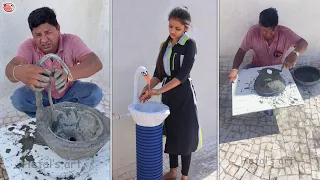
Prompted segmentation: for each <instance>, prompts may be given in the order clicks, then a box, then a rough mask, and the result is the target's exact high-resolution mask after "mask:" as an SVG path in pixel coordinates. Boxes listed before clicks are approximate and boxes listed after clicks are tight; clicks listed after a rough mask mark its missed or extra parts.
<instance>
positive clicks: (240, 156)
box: [219, 73, 320, 180]
mask: <svg viewBox="0 0 320 180" xmlns="http://www.w3.org/2000/svg"><path fill="white" fill-rule="evenodd" d="M298 89H299V91H300V93H301V95H302V97H303V99H304V101H305V104H304V105H300V106H294V107H288V108H281V109H277V110H275V111H274V116H271V117H270V116H266V115H265V114H264V113H261V112H259V113H250V114H246V115H240V116H235V117H232V115H231V107H232V104H231V85H229V83H228V73H221V74H220V97H219V98H220V115H219V116H220V119H219V126H220V132H219V138H220V142H219V143H220V144H219V153H220V154H219V156H220V157H219V163H220V164H219V166H220V172H219V174H220V179H221V180H229V179H230V180H231V179H244V180H255V179H274V180H275V179H277V180H280V179H281V180H282V179H288V180H289V179H290V180H293V179H303V180H308V179H310V180H311V179H320V104H319V102H320V96H319V94H320V83H318V84H317V85H315V86H311V87H300V86H298Z"/></svg>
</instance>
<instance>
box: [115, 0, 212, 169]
mask: <svg viewBox="0 0 320 180" xmlns="http://www.w3.org/2000/svg"><path fill="white" fill-rule="evenodd" d="M178 5H186V6H187V7H188V8H189V10H190V12H191V15H192V21H193V26H194V31H193V32H192V31H191V33H192V34H193V35H194V36H193V37H194V38H195V39H196V41H197V43H198V45H199V51H198V56H197V59H196V62H195V64H194V68H193V70H192V74H191V76H192V79H193V82H194V85H195V90H196V93H197V98H198V104H199V114H200V119H201V126H202V129H203V135H204V139H205V138H206V137H212V136H217V113H216V112H217V110H216V109H217V96H216V94H217V89H218V88H217V87H218V86H217V74H218V72H217V71H218V68H217V61H218V59H217V51H216V49H217V43H218V42H217V2H216V1H213V0H204V1H201V3H200V2H198V1H194V0H180V1H178V0H163V1H125V0H116V1H113V30H112V31H113V47H112V49H113V61H112V63H113V83H112V84H113V111H114V113H119V114H122V113H127V112H128V110H127V106H128V105H129V104H130V103H132V101H133V79H134V78H133V77H134V73H135V70H136V68H137V67H138V66H140V65H143V66H145V67H147V68H148V70H149V72H150V73H151V74H153V71H154V66H155V62H156V58H157V54H158V51H159V46H160V43H161V42H162V41H164V40H165V39H166V38H167V37H168V21H167V17H168V14H169V12H170V10H171V9H172V8H174V7H175V6H178ZM139 82H140V90H141V88H142V86H143V85H145V82H143V79H142V78H140V81H139ZM112 148H113V160H112V161H113V170H114V169H117V168H120V167H122V166H125V165H128V164H130V163H133V162H135V123H134V121H133V120H132V119H131V118H130V117H129V118H124V119H121V120H114V121H113V144H112Z"/></svg>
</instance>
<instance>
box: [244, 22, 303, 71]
mask: <svg viewBox="0 0 320 180" xmlns="http://www.w3.org/2000/svg"><path fill="white" fill-rule="evenodd" d="M300 39H301V37H300V36H299V35H297V34H296V33H294V32H293V31H292V30H291V29H289V28H287V27H285V26H281V25H279V26H278V28H277V30H276V33H275V36H274V38H273V41H272V42H271V44H270V45H268V42H267V41H266V40H265V38H264V37H263V36H262V34H261V31H260V28H259V25H254V26H252V27H250V28H249V30H248V32H247V34H246V36H245V38H244V39H243V41H242V44H241V46H240V48H241V49H243V50H244V51H248V50H250V49H252V50H253V51H254V55H253V60H252V64H253V65H255V66H270V65H278V64H281V63H282V62H281V61H282V60H283V58H284V55H285V54H286V52H287V51H288V49H289V48H290V47H295V46H296V45H297V42H298V41H299V40H300ZM276 51H279V52H281V53H282V55H281V56H279V57H276V56H275V53H276Z"/></svg>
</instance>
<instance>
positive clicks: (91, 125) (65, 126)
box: [37, 102, 110, 160]
mask: <svg viewBox="0 0 320 180" xmlns="http://www.w3.org/2000/svg"><path fill="white" fill-rule="evenodd" d="M55 114H56V118H57V119H56V120H54V119H53V118H52V115H51V109H50V108H46V111H45V112H44V113H43V115H42V117H39V116H38V117H39V118H37V132H38V134H39V135H40V136H41V138H42V139H43V140H44V141H45V143H46V144H47V145H48V146H49V148H50V149H51V150H52V151H54V152H55V153H57V154H58V155H59V156H60V157H62V158H64V159H68V160H77V159H83V158H87V157H92V156H94V155H95V154H96V153H97V152H98V151H99V150H100V149H101V148H102V147H103V146H104V145H105V144H106V143H107V142H108V141H109V138H110V136H109V132H110V129H109V121H110V120H109V119H108V118H107V117H105V116H104V115H103V114H102V113H101V112H99V111H98V110H96V109H94V108H91V107H87V106H85V105H82V104H77V103H70V102H64V103H60V104H55ZM39 119H40V120H39Z"/></svg>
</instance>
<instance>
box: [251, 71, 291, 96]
mask: <svg viewBox="0 0 320 180" xmlns="http://www.w3.org/2000/svg"><path fill="white" fill-rule="evenodd" d="M270 70H271V71H272V72H271V74H269V73H268V71H270ZM280 72H281V71H280V70H279V69H275V68H264V69H262V70H260V73H259V76H258V77H257V79H256V80H255V82H254V90H255V91H256V92H257V94H258V95H260V96H276V95H279V94H281V93H282V92H283V91H284V90H285V88H286V83H285V81H284V79H283V78H282V76H281V75H280Z"/></svg>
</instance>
